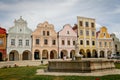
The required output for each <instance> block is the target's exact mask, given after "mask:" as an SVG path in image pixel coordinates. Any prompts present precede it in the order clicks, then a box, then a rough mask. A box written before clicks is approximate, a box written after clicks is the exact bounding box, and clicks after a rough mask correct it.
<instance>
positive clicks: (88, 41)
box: [77, 16, 98, 58]
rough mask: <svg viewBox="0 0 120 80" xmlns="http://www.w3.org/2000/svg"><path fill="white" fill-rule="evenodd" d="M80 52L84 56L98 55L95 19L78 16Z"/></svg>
mask: <svg viewBox="0 0 120 80" xmlns="http://www.w3.org/2000/svg"><path fill="white" fill-rule="evenodd" d="M77 23H78V24H77V25H78V43H79V48H80V51H79V53H80V54H82V55H83V57H86V58H91V57H98V55H97V50H96V26H95V19H92V18H86V17H79V16H78V17H77Z"/></svg>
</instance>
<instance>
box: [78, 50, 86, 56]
mask: <svg viewBox="0 0 120 80" xmlns="http://www.w3.org/2000/svg"><path fill="white" fill-rule="evenodd" d="M79 54H80V55H82V56H83V58H85V51H84V50H83V49H80V52H79Z"/></svg>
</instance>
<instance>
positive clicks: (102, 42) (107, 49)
mask: <svg viewBox="0 0 120 80" xmlns="http://www.w3.org/2000/svg"><path fill="white" fill-rule="evenodd" d="M96 36H97V51H98V57H100V58H104V57H106V58H107V57H108V56H109V55H111V54H112V53H114V46H113V39H112V38H111V37H110V34H109V33H108V31H107V28H106V27H104V26H103V27H101V28H100V31H98V32H97V34H96Z"/></svg>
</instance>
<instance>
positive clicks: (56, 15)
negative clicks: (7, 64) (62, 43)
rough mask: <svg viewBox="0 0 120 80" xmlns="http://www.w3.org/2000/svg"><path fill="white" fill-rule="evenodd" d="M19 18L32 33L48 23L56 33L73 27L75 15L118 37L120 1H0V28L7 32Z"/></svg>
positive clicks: (119, 31) (119, 34) (119, 30)
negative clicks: (40, 25)
mask: <svg viewBox="0 0 120 80" xmlns="http://www.w3.org/2000/svg"><path fill="white" fill-rule="evenodd" d="M20 16H22V17H23V19H24V20H26V21H27V23H28V27H29V28H30V29H32V31H34V30H35V29H36V27H37V25H38V24H39V23H43V22H44V21H48V22H49V23H50V24H53V25H54V28H55V30H56V32H58V31H59V30H61V29H62V28H63V26H64V25H65V24H70V25H71V26H73V25H74V24H76V23H77V16H82V17H88V18H94V19H95V20H96V28H97V30H99V29H100V27H101V26H106V27H107V28H108V32H109V33H115V34H116V35H117V37H119V38H120V0H0V26H1V27H4V28H6V29H7V30H8V29H9V28H10V27H12V26H14V20H15V19H19V18H20Z"/></svg>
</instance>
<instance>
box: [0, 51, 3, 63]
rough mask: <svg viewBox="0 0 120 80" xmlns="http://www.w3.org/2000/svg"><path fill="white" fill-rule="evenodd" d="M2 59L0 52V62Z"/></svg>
mask: <svg viewBox="0 0 120 80" xmlns="http://www.w3.org/2000/svg"><path fill="white" fill-rule="evenodd" d="M2 60H3V59H2V53H1V52H0V61H2Z"/></svg>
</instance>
